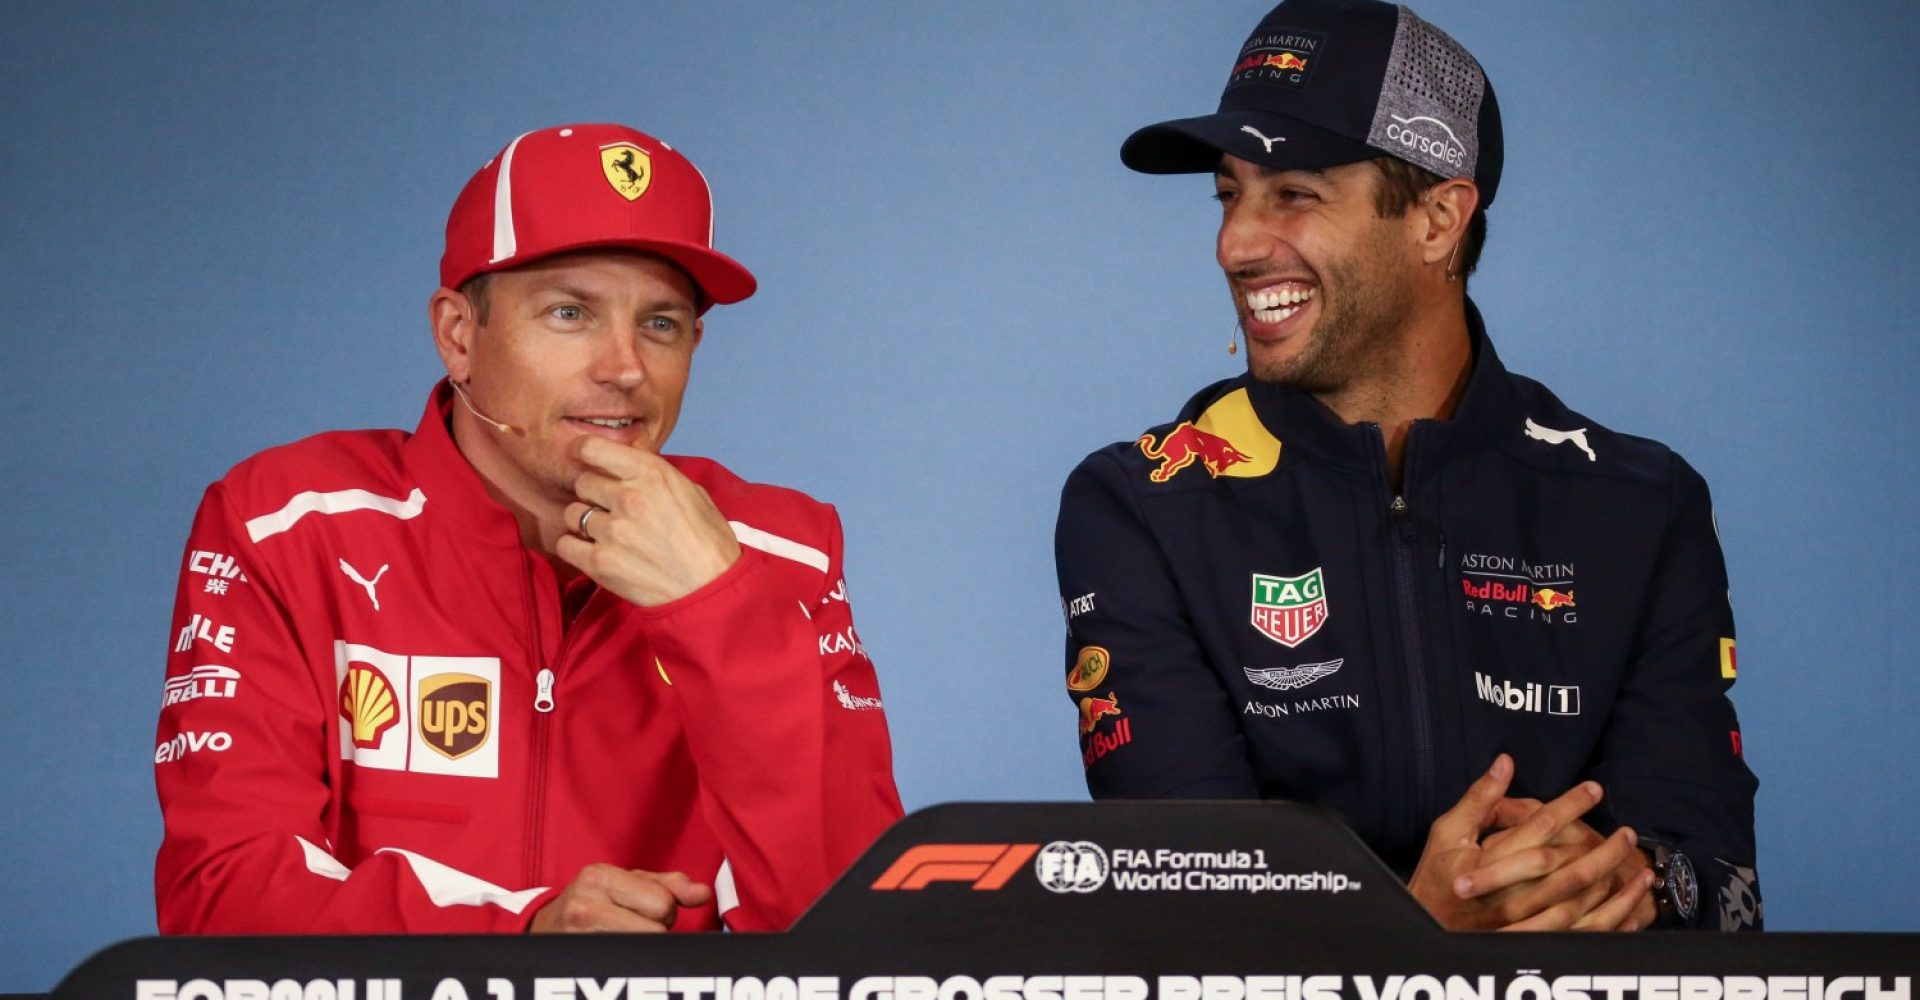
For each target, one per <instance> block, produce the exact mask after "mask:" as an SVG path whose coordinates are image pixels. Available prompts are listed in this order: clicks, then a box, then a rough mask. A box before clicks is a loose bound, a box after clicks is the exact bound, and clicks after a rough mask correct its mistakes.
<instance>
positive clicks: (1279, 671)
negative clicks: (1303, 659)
mask: <svg viewBox="0 0 1920 1000" xmlns="http://www.w3.org/2000/svg"><path fill="white" fill-rule="evenodd" d="M1345 662H1347V661H1346V659H1345V658H1342V659H1338V660H1328V661H1327V662H1325V663H1302V664H1301V665H1299V666H1297V667H1270V668H1268V669H1266V670H1256V669H1254V668H1252V667H1241V668H1240V669H1242V670H1244V671H1246V672H1247V680H1250V681H1252V682H1254V683H1255V684H1258V685H1260V686H1261V687H1263V688H1268V689H1271V690H1274V691H1292V690H1294V689H1296V688H1303V687H1306V686H1307V685H1309V684H1312V683H1313V682H1314V681H1317V680H1319V679H1321V678H1323V677H1332V676H1333V675H1334V674H1337V673H1339V672H1340V665H1341V664H1343V663H1345Z"/></svg>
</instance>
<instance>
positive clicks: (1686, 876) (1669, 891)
mask: <svg viewBox="0 0 1920 1000" xmlns="http://www.w3.org/2000/svg"><path fill="white" fill-rule="evenodd" d="M1640 846H1641V847H1644V848H1646V849H1647V850H1648V851H1649V852H1650V853H1652V855H1653V902H1654V906H1655V907H1656V908H1657V909H1658V910H1659V911H1660V915H1659V918H1658V920H1657V921H1656V922H1655V923H1656V926H1665V927H1691V926H1693V918H1694V915H1695V914H1697V913H1699V912H1700V879H1699V877H1698V876H1696V875H1695V874H1694V872H1693V862H1692V861H1691V860H1689V859H1688V858H1687V856H1686V855H1685V854H1682V853H1681V852H1680V849H1679V848H1677V847H1675V846H1673V845H1672V844H1669V843H1667V842H1665V841H1662V840H1655V839H1653V838H1651V837H1641V838H1640Z"/></svg>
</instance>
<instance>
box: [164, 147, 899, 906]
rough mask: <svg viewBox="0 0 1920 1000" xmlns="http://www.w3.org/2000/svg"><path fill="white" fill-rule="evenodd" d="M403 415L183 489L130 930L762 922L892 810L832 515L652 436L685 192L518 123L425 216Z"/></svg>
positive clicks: (681, 181) (661, 406)
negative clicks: (432, 280) (170, 624)
mask: <svg viewBox="0 0 1920 1000" xmlns="http://www.w3.org/2000/svg"><path fill="white" fill-rule="evenodd" d="M440 280H441V287H440V288H439V289H438V290H437V291H435V292H434V294H433V297H432V300H431V302H430V303H429V307H428V311H429V315H430V318H431V321H432V326H433V335H434V343H435V345H436V347H437V348H438V349H439V351H440V355H441V358H442V360H443V361H444V362H445V364H446V368H447V378H446V380H445V381H443V382H442V383H441V384H440V385H438V386H437V387H435V389H434V391H433V392H432V394H431V395H430V397H429V399H428V401H427V406H426V413H425V414H424V416H423V417H422V418H421V421H420V425H419V427H418V428H417V429H416V430H415V431H414V432H413V433H412V434H406V433H403V432H400V431H354V432H336V433H331V434H322V435H319V436H316V437H312V438H308V439H306V440H304V441H300V442H297V443H294V444H291V445H287V446H285V447H281V448H275V449H272V450H269V451H267V452H263V453H262V454H260V455H257V456H255V457H253V458H251V459H248V460H247V461H245V462H242V463H241V464H240V465H238V466H236V467H235V468H234V469H233V470H232V471H231V472H229V473H228V474H227V476H226V477H225V478H223V479H221V480H220V481H219V482H217V483H214V484H213V485H212V486H211V487H209V488H208V490H207V494H206V497H205V499H204V501H203V502H202V504H201V507H200V512H199V515H198V517H197V519H196V521H195V523H194V527H193V532H192V535H191V537H190V538H189V540H188V542H187V554H186V557H185V559H184V562H183V566H182V572H181V577H180V589H179V597H178V610H177V614H176V619H177V620H176V621H175V628H176V632H177V641H176V642H175V643H174V644H173V647H172V649H173V652H172V654H171V656H170V658H169V660H168V666H167V681H166V685H165V695H164V698H163V704H162V707H161V710H160V723H159V745H158V746H157V748H156V750H155V753H154V763H155V772H156V782H157V784H158V788H159V794H160V804H161V811H162V813H163V814H164V817H165V821H166V838H165V841H164V842H163V843H162V845H161V847H160V852H159V858H158V862H157V865H156V871H155V891H156V898H157V904H158V911H159V924H160V929H161V930H162V931H163V932H166V933H254V934H257V933H301V932H345V933H392V932H434V933H445V932H470V931H518V930H535V931H595V930H625V931H649V930H652V931H657V930H665V929H670V928H671V929H676V930H700V929H713V928H716V927H718V926H719V925H720V924H721V923H722V922H723V921H724V922H725V923H726V924H727V925H728V926H730V927H732V928H735V929H743V930H766V929H781V928H784V927H785V926H787V924H788V923H790V922H791V921H792V920H793V918H794V917H795V916H797V915H798V914H799V913H800V911H801V910H803V909H804V908H805V907H806V906H807V905H808V904H809V903H810V902H811V901H812V900H813V898H814V897H815V896H816V895H817V894H818V893H819V892H820V891H821V890H823V889H825V888H826V886H827V884H828V883H829V882H830V881H831V880H832V879H833V878H834V877H835V876H837V875H838V874H839V872H840V871H841V869H842V868H844V867H845V866H846V865H847V864H848V863H849V862H850V861H851V860H852V859H853V858H854V856H855V855H856V854H858V853H859V851H860V850H861V849H863V848H864V847H865V846H866V845H867V844H868V843H869V842H870V841H871V840H872V839H873V838H874V837H875V836H876V835H877V834H878V833H879V832H880V831H881V830H882V829H884V828H885V827H886V826H887V825H888V824H889V823H891V822H892V821H893V820H894V819H896V818H898V816H899V815H900V802H899V796H898V793H897V792H896V791H895V789H894V785H893V778H892V770H891V751H890V748H889V745H888V739H887V729H886V720H885V718H884V716H883V714H882V713H881V711H880V700H879V697H878V695H879V692H878V687H877V682H876V679H875V676H874V670H873V665H872V663H871V662H870V661H869V660H868V659H867V656H866V652H865V649H864V648H863V647H862V645H861V644H860V641H859V638H858V636H857V634H856V633H855V632H854V628H853V621H852V614H851V610H850V608H849V607H848V604H847V589H846V583H845V580H844V577H843V576H842V570H841V533H840V524H839V519H838V517H837V515H836V514H835V512H834V511H833V509H832V508H831V507H829V506H827V505H825V504H821V503H818V502H816V501H814V500H812V499H810V498H808V497H806V496H804V495H802V494H800V493H796V492H793V491H790V490H784V489H780V488H777V487H771V486H763V485H757V484H752V483H747V482H743V481H742V480H740V479H738V478H736V477H735V476H733V475H732V474H731V473H729V472H728V471H727V470H726V469H723V468H721V467H720V466H719V465H718V464H716V463H714V462H711V461H707V460H705V459H699V458H685V457H677V456H674V457H669V456H663V455H662V454H661V448H662V447H663V446H664V445H665V444H666V442H667V438H668V435H670V434H671V433H672V431H673V427H674V423H675V421H676V419H677V418H678V415H679V410H680V401H681V397H682V395H683V393H684V392H685V390H686V385H687V377H688V369H689V365H690V363H691V361H692V358H693V352H694V349H695V348H696V347H697V346H698V345H699V343H700V338H701V335H702V332H703V319H702V317H703V315H704V313H705V312H706V310H707V309H708V307H710V306H712V305H714V304H716V303H731V302H738V301H740V300H741V299H744V298H746V297H747V296H749V295H751V294H753V291H754V279H753V276H752V275H751V274H749V273H748V272H747V270H746V269H745V268H744V267H742V266H740V265H739V264H738V263H736V262H735V261H733V260H732V259H730V258H728V257H727V256H725V255H723V254H721V253H719V252H718V251H716V250H714V249H713V225H712V204H711V198H710V195H709V192H708V188H707V183H706V180H705V178H704V177H702V176H701V174H700V172H699V171H698V170H697V169H696V168H695V167H694V166H693V164H692V163H690V162H689V161H688V160H687V159H686V158H685V157H683V156H681V155H680V154H679V153H678V152H676V151H674V150H673V148H672V147H670V146H668V145H667V144H666V143H664V142H661V141H659V140H657V139H654V138H652V137H650V136H647V135H644V134H642V133H640V132H636V131H634V130H632V129H629V128H625V127H623V126H618V125H573V126H566V127H559V128H549V129H542V130H540V131H537V132H529V133H527V134H525V135H522V136H520V137H519V138H517V139H515V140H514V141H513V142H511V143H508V144H507V146H506V148H505V149H503V150H501V151H500V153H499V155H498V156H496V157H494V158H493V160H491V161H489V162H488V163H487V165H486V166H484V167H482V168H481V170H480V172H479V173H477V174H475V175H474V177H473V179H472V180H471V181H469V182H468V184H467V186H466V188H465V189H464V190H463V191H462V192H461V194H460V197H459V199H458V200H457V201H456V202H455V203H454V207H453V212H452V214H451V215H450V217H449V218H448V220H447V244H446V253H445V255H444V256H443V257H442V258H441V263H440Z"/></svg>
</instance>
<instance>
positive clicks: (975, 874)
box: [873, 844, 1040, 890]
mask: <svg viewBox="0 0 1920 1000" xmlns="http://www.w3.org/2000/svg"><path fill="white" fill-rule="evenodd" d="M1039 849H1040V845H1039V844H920V845H919V846H917V847H910V848H908V849H907V851H906V853H904V854H902V855H900V858H899V860H897V861H895V862H894V863H893V864H892V865H891V866H889V867H888V868H887V870H886V871H884V872H882V873H881V874H880V877H879V878H877V879H874V880H873V888H875V889H880V890H891V889H925V888H926V887H927V886H928V885H930V884H932V883H934V882H971V883H973V887H974V889H976V890H988V889H998V888H1000V887H1001V886H1003V885H1006V884H1007V880H1008V879H1010V878H1012V877H1013V873H1014V872H1016V871H1018V870H1019V869H1020V866H1021V865H1024V864H1026V863H1027V860H1028V859H1029V858H1031V857H1033V855H1034V852H1035V851H1038V850H1039Z"/></svg>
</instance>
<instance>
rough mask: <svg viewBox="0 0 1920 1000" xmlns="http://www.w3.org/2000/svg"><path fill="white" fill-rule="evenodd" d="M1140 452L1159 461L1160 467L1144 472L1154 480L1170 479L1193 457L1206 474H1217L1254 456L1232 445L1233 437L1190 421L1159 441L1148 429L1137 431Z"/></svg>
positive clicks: (1162, 481)
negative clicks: (1213, 432)
mask: <svg viewBox="0 0 1920 1000" xmlns="http://www.w3.org/2000/svg"><path fill="white" fill-rule="evenodd" d="M1140 453H1141V454H1142V455H1145V456H1147V457H1148V458H1150V459H1153V460H1154V461H1156V462H1159V463H1160V467H1159V468H1157V469H1155V470H1153V471H1152V472H1150V473H1148V474H1147V478H1148V479H1151V480H1153V481H1154V482H1156V483H1164V482H1166V481H1167V480H1169V479H1172V478H1173V477H1174V476H1175V475H1176V474H1178V473H1179V472H1180V470H1181V469H1184V468H1186V467H1187V466H1189V465H1192V464H1193V463H1194V461H1195V460H1198V461H1199V462H1200V464H1201V465H1203V466H1205V467H1206V470H1207V473H1208V474H1209V475H1211V476H1213V477H1215V478H1219V476H1220V474H1221V473H1224V472H1226V471H1227V470H1228V469H1230V468H1232V467H1233V466H1236V465H1239V464H1241V463H1242V462H1246V461H1248V460H1249V459H1251V458H1252V457H1253V456H1251V455H1248V454H1246V453H1245V452H1243V451H1241V450H1240V449H1238V448H1235V447H1234V446H1233V442H1232V441H1229V440H1227V439H1226V438H1223V437H1221V436H1219V435H1218V434H1208V433H1207V432H1206V431H1203V430H1201V429H1200V428H1198V427H1195V426H1194V425H1193V423H1192V421H1188V422H1187V423H1184V424H1181V425H1180V426H1178V427H1175V428H1174V429H1173V430H1170V431H1168V432H1167V436H1166V437H1164V438H1162V439H1160V442H1159V443H1158V444H1155V443H1154V440H1153V435H1152V434H1151V433H1148V434H1142V435H1140Z"/></svg>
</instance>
